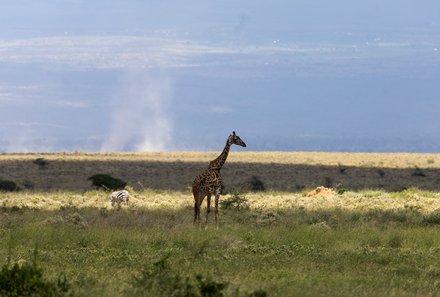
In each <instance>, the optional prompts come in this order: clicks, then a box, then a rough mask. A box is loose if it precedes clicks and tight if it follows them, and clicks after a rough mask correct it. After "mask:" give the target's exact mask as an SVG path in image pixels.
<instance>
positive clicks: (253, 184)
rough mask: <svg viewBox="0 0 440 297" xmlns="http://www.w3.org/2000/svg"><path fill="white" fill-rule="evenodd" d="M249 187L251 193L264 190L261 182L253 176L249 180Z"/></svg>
mask: <svg viewBox="0 0 440 297" xmlns="http://www.w3.org/2000/svg"><path fill="white" fill-rule="evenodd" d="M249 186H250V190H251V191H252V192H261V191H264V190H266V187H265V186H264V183H263V181H262V180H261V179H259V178H258V177H257V176H255V175H253V176H252V177H251V179H250V180H249Z"/></svg>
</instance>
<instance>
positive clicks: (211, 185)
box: [192, 131, 246, 228]
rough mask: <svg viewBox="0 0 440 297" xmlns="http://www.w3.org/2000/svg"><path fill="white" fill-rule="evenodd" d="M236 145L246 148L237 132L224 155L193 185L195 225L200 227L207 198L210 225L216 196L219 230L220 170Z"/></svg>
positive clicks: (228, 140)
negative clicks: (212, 199) (203, 203)
mask: <svg viewBox="0 0 440 297" xmlns="http://www.w3.org/2000/svg"><path fill="white" fill-rule="evenodd" d="M233 144H236V145H239V146H242V147H246V143H244V141H243V140H241V138H240V137H239V136H238V135H236V134H235V131H233V132H232V134H231V135H229V137H228V139H227V141H226V145H225V148H224V149H223V151H222V153H221V154H220V155H219V156H218V157H217V158H215V159H214V160H212V161H211V162H209V166H208V168H206V169H205V170H204V171H202V173H200V174H199V175H198V176H197V177H196V178H195V179H194V182H193V184H192V192H193V196H194V225H195V224H197V225H198V226H200V207H201V205H202V202H203V199H205V197H207V201H206V203H207V205H206V223H205V224H206V226H207V225H208V218H209V213H210V212H211V195H212V194H214V196H215V223H216V226H217V228H218V201H219V198H220V194H221V193H220V192H221V186H222V178H221V176H220V169H222V167H223V165H224V164H225V162H226V158H227V157H228V154H229V150H230V149H231V145H233Z"/></svg>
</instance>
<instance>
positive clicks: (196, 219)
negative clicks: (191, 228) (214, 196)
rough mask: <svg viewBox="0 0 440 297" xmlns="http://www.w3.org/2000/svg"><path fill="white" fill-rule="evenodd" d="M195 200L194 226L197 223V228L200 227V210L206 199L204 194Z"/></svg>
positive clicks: (200, 194)
mask: <svg viewBox="0 0 440 297" xmlns="http://www.w3.org/2000/svg"><path fill="white" fill-rule="evenodd" d="M196 197H197V199H195V200H196V201H195V203H194V225H195V224H196V223H197V226H199V227H200V208H201V206H202V202H203V198H205V196H204V194H203V193H199V194H198V195H197V196H196Z"/></svg>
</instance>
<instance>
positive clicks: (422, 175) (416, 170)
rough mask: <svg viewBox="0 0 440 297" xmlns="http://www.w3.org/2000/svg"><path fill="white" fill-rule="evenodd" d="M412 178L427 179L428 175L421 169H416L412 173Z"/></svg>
mask: <svg viewBox="0 0 440 297" xmlns="http://www.w3.org/2000/svg"><path fill="white" fill-rule="evenodd" d="M412 176H419V177H425V176H426V174H425V173H424V172H423V170H422V169H420V168H419V167H416V169H414V172H413V173H412Z"/></svg>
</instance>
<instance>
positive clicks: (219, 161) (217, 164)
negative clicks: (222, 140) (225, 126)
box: [209, 141, 231, 170]
mask: <svg viewBox="0 0 440 297" xmlns="http://www.w3.org/2000/svg"><path fill="white" fill-rule="evenodd" d="M230 149H231V144H230V143H229V141H226V145H225V148H224V149H223V151H222V153H221V154H220V155H219V156H218V157H217V158H215V159H214V160H212V161H211V162H210V163H209V167H210V168H212V169H217V170H220V169H221V168H222V167H223V165H224V164H225V162H226V158H228V154H229V150H230Z"/></svg>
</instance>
